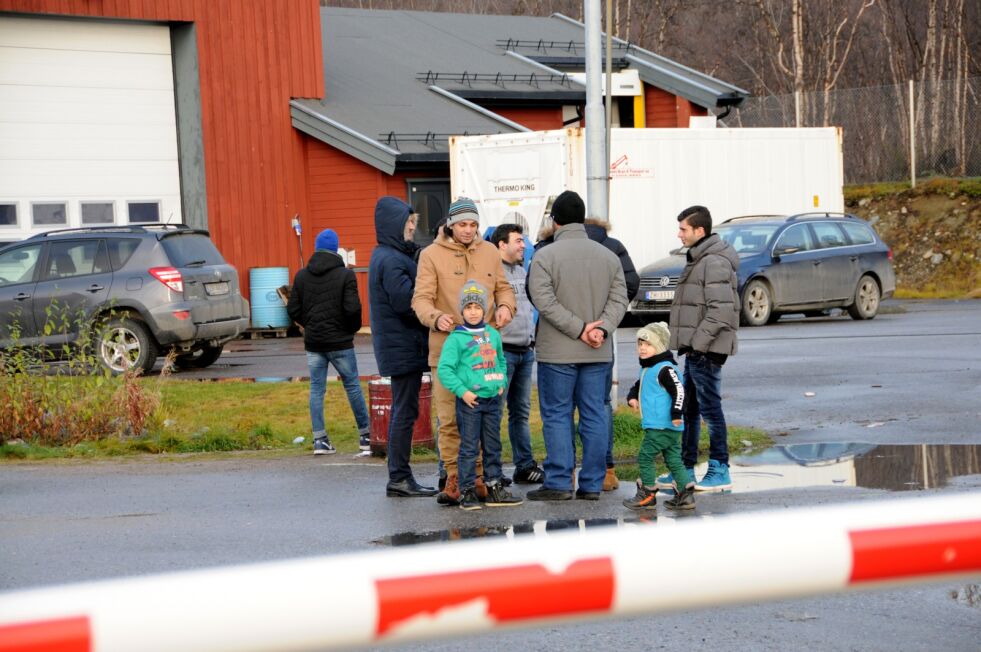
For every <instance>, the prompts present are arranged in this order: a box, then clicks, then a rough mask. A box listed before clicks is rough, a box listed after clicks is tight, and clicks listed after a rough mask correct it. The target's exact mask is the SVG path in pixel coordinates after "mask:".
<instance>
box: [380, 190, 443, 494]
mask: <svg viewBox="0 0 981 652" xmlns="http://www.w3.org/2000/svg"><path fill="white" fill-rule="evenodd" d="M416 219H417V217H416V216H415V215H414V214H413V213H412V208H411V207H410V206H409V205H408V204H406V203H405V202H404V201H402V200H401V199H397V198H395V197H382V198H381V199H379V200H378V203H376V204H375V238H376V240H377V241H378V246H377V247H375V250H374V251H373V252H372V253H371V264H370V265H369V267H368V301H369V303H370V306H371V335H372V339H373V341H374V344H375V346H374V349H375V361H376V362H377V363H378V373H380V374H381V375H383V376H389V377H390V378H391V382H392V385H391V387H392V412H391V418H390V419H389V422H388V485H387V486H386V488H385V493H386V495H388V496H390V497H396V498H397V497H402V498H413V497H424V496H435V495H436V489H434V488H433V487H424V486H422V485H420V484H419V483H418V482H416V480H415V478H414V477H413V476H412V468H411V467H410V466H409V457H410V455H411V453H412V430H413V427H414V426H415V423H416V419H418V418H419V390H420V388H421V387H422V374H423V372H425V371H428V370H429V362H428V358H429V331H428V329H427V328H426V327H425V326H423V325H422V324H421V323H419V320H418V319H417V318H416V314H415V312H413V310H412V293H413V291H414V290H415V285H416V261H415V258H416V256H417V254H418V251H419V246H418V245H417V244H416V243H415V242H413V241H412V236H413V234H414V233H415V230H416Z"/></svg>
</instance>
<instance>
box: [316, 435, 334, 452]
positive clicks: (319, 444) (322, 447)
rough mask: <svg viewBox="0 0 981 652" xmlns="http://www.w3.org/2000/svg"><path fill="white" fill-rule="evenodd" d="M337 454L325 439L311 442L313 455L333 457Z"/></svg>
mask: <svg viewBox="0 0 981 652" xmlns="http://www.w3.org/2000/svg"><path fill="white" fill-rule="evenodd" d="M336 452H337V449H336V448H334V445H333V444H331V443H330V440H329V439H327V438H326V437H321V438H320V439H314V440H313V454H314V455H333V454H334V453H336Z"/></svg>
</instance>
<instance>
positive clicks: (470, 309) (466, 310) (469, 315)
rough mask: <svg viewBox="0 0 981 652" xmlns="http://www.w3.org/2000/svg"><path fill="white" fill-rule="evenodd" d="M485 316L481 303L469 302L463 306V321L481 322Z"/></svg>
mask: <svg viewBox="0 0 981 652" xmlns="http://www.w3.org/2000/svg"><path fill="white" fill-rule="evenodd" d="M483 318H484V309H483V308H481V307H480V304H479V303H468V304H467V305H465V306H463V321H465V322H467V323H468V324H476V323H479V322H480V320H481V319H483Z"/></svg>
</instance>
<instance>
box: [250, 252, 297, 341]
mask: <svg viewBox="0 0 981 652" xmlns="http://www.w3.org/2000/svg"><path fill="white" fill-rule="evenodd" d="M289 282H290V270H289V268H288V267H253V268H252V269H250V270H249V297H250V300H251V303H252V328H286V327H287V326H289V325H290V318H289V316H288V315H287V314H286V306H284V305H283V301H282V299H280V298H279V295H278V294H276V289H277V288H279V287H282V286H284V285H289Z"/></svg>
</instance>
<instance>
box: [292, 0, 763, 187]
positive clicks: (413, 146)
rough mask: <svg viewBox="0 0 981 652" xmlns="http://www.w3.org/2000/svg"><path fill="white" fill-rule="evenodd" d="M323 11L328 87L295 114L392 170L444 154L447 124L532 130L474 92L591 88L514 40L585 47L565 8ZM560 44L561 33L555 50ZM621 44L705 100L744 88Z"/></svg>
mask: <svg viewBox="0 0 981 652" xmlns="http://www.w3.org/2000/svg"><path fill="white" fill-rule="evenodd" d="M320 20H321V28H322V36H323V57H324V76H325V96H324V99H322V100H312V99H298V100H293V101H292V102H291V115H292V121H293V125H294V126H295V127H296V128H297V129H299V130H300V131H303V132H304V133H307V134H309V135H310V136H312V137H314V138H317V139H319V140H322V141H323V142H326V143H328V144H330V145H332V146H334V147H337V148H338V149H340V150H342V151H344V152H346V153H348V154H350V155H351V156H354V157H355V158H358V159H360V160H362V161H364V162H366V163H368V164H370V165H372V166H374V167H377V168H378V169H381V170H383V171H385V172H387V173H389V174H390V173H392V172H393V171H394V170H395V165H396V162H397V161H398V162H411V161H427V160H431V161H446V160H448V153H447V138H448V136H450V135H455V134H493V133H508V132H514V131H523V130H525V128H524V127H522V126H521V125H518V124H515V123H513V122H511V121H509V120H507V119H505V118H503V117H502V116H499V115H497V114H495V113H493V112H492V111H489V110H487V109H484V108H482V107H480V106H477V105H476V104H475V103H474V102H480V103H482V104H488V105H489V104H493V103H494V102H495V101H502V102H505V103H506V102H507V101H509V100H514V99H521V100H528V99H530V98H534V99H536V100H538V101H544V102H551V103H555V104H574V103H582V102H583V101H584V100H585V89H584V87H583V86H582V85H581V84H578V83H575V82H572V81H570V80H569V79H568V78H565V77H564V76H563V75H562V74H561V73H557V72H556V71H550V70H549V69H548V68H547V67H546V66H544V65H542V64H540V63H536V62H535V60H534V59H535V58H536V57H537V56H540V55H543V54H547V53H543V52H542V51H541V49H540V48H537V49H536V48H529V47H527V45H523V46H520V47H518V46H509V45H506V43H507V42H508V41H509V40H510V41H511V43H512V44H514V43H519V44H522V43H525V42H529V43H530V42H535V43H538V42H545V41H548V42H553V41H554V42H562V43H563V44H564V45H563V46H562V47H564V50H565V51H566V52H569V51H573V52H575V54H576V56H582V55H584V52H583V51H582V46H581V44H582V41H583V38H584V32H583V26H582V24H581V23H577V22H576V21H573V20H571V19H568V18H566V17H564V16H558V15H557V16H555V17H551V18H539V17H529V16H493V15H480V14H453V13H436V12H419V11H381V10H360V9H346V8H339V7H323V8H321V10H320ZM577 43H578V45H576V44H577ZM562 47H559V46H555V45H554V44H553V50H554V51H555V52H559V53H561V51H562ZM618 51H620V53H621V54H624V53H628V54H629V55H630V56H631V57H633V58H636V59H637V61H633V60H631V62H630V63H631V65H633V67H636V68H638V69H640V74H641V78H642V79H645V81H649V82H650V83H653V84H655V85H657V86H659V87H661V88H665V89H666V90H670V91H672V92H675V93H677V94H678V95H681V96H683V97H688V98H689V99H692V100H693V101H695V102H696V103H698V104H700V105H702V106H716V101H715V98H716V97H718V96H719V95H722V94H724V93H726V92H734V91H735V92H739V93H742V94H743V95H745V93H744V92H742V91H739V89H736V88H735V87H731V86H728V85H726V84H723V83H722V82H719V81H718V80H713V79H712V78H711V77H708V76H707V75H702V74H701V73H697V72H695V71H691V70H689V69H686V68H684V67H683V66H680V65H678V64H673V67H669V66H668V63H670V62H668V63H665V62H667V60H663V61H661V62H660V63H659V65H660V66H661V68H656V66H655V65H654V63H651V61H654V60H655V59H660V58H658V57H656V55H653V54H651V53H647V52H646V51H642V50H637V49H625V48H623V47H621V48H619V49H618ZM620 58H621V62H622V60H623V57H620ZM662 68H663V71H661V70H662ZM553 73H555V74H553ZM655 78H657V79H660V80H661V81H660V82H659V81H651V80H652V79H655ZM683 91H684V92H683ZM469 100H473V102H471V101H469Z"/></svg>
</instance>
